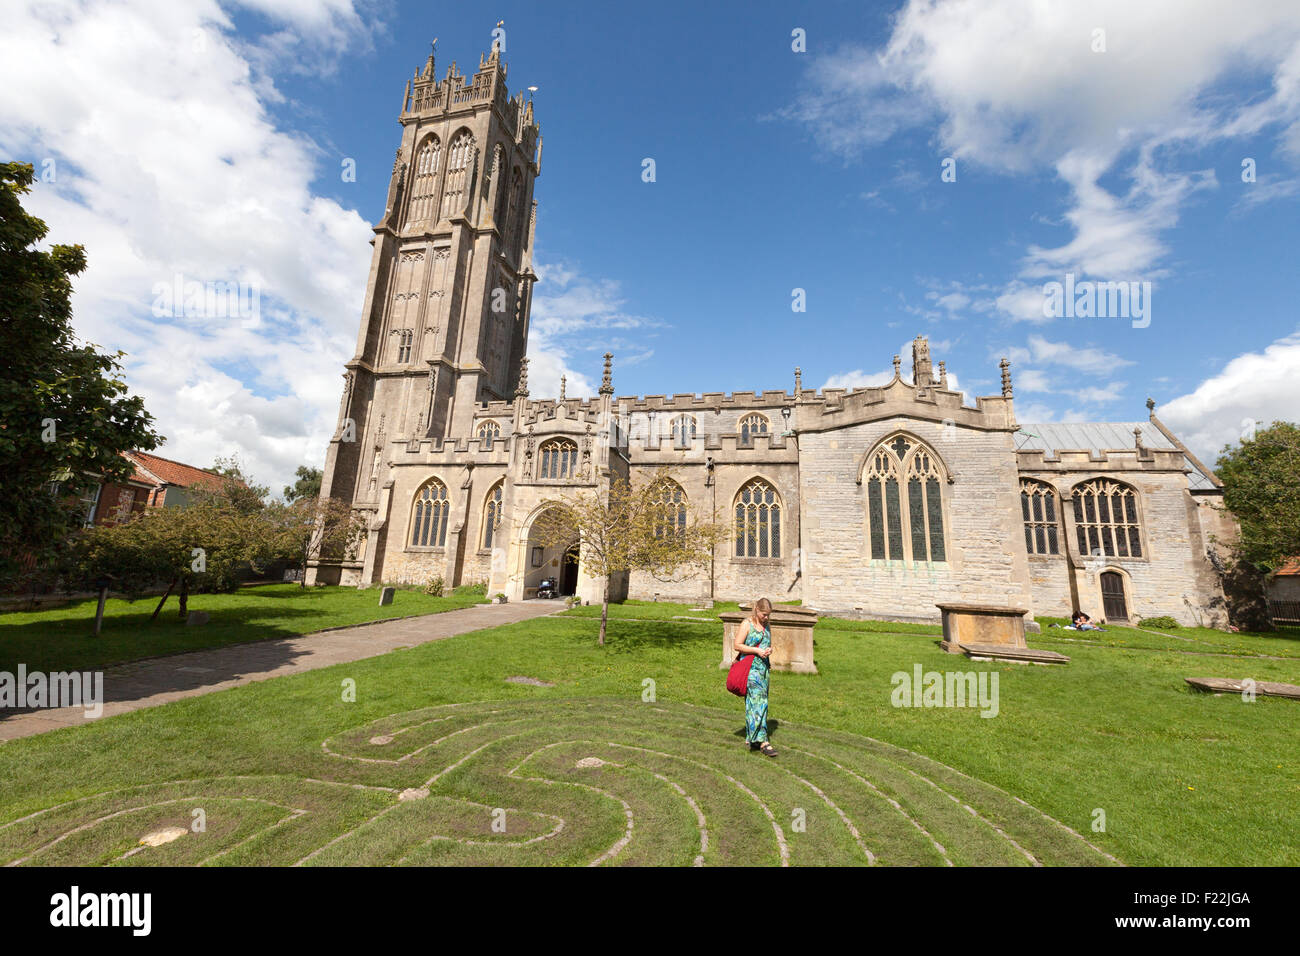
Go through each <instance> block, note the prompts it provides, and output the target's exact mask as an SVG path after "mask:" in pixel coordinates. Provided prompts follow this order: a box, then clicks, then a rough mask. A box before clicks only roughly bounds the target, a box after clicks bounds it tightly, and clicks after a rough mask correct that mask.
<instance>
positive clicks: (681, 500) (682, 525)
mask: <svg viewBox="0 0 1300 956" xmlns="http://www.w3.org/2000/svg"><path fill="white" fill-rule="evenodd" d="M655 490H656V492H657V494H656V496H655V497H656V502H655V503H656V504H657V505H658V507H659V513H658V514H656V515H655V521H654V535H655V537H656V538H663V537H665V536H666V535H669V534H677V535H684V534H685V533H686V492H684V491H682V486H681V485H679V484H678V483H677V482H675V481H673V480H672V479H671V478H661V479H660V480H659V481H657V482H656V483H655Z"/></svg>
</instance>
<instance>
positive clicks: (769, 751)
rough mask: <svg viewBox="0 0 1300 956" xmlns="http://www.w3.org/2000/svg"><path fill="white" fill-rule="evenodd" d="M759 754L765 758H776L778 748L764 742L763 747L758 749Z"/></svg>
mask: <svg viewBox="0 0 1300 956" xmlns="http://www.w3.org/2000/svg"><path fill="white" fill-rule="evenodd" d="M758 752H759V753H761V754H762V755H763V756H765V757H775V756H776V748H775V747H773V746H772V745H771V744H769V743H767V742H766V741H764V743H763V745H762V746H760V747H759V748H758Z"/></svg>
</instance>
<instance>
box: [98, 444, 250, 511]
mask: <svg viewBox="0 0 1300 956" xmlns="http://www.w3.org/2000/svg"><path fill="white" fill-rule="evenodd" d="M122 457H124V458H126V459H127V460H128V461H130V462H131V464H132V465H133V466H134V470H133V472H132V473H131V476H130V478H128V479H127V480H126V481H125V482H120V483H119V482H98V483H95V484H92V485H89V486H88V487H87V488H86V489H85V491H84V492H83V494H82V497H81V500H82V502H83V504H84V505H85V508H86V511H85V515H86V517H85V524H86V527H90V526H91V525H110V524H117V523H118V522H120V521H122V520H123V519H125V518H128V517H130V516H131V515H133V514H138V513H139V512H141V511H144V510H145V509H146V508H175V507H182V508H183V507H185V505H187V504H188V503H189V502H190V500H191V499H192V493H193V491H194V490H195V489H199V488H203V487H213V486H215V485H219V484H220V483H221V482H223V481H225V480H226V479H224V478H223V477H222V476H221V475H218V474H217V473H216V472H214V471H209V470H207V469H206V468H196V467H194V466H193V465H186V464H184V463H183V462H179V461H172V460H171V459H170V458H163V457H162V456H160V455H154V454H151V453H149V452H143V451H127V452H123V453H122Z"/></svg>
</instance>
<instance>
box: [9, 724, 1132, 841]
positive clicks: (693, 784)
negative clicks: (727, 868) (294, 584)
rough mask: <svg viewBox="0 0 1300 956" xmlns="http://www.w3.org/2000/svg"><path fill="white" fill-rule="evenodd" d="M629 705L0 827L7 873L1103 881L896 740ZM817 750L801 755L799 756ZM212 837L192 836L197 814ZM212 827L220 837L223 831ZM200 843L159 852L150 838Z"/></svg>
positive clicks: (976, 789) (349, 754) (995, 802)
mask: <svg viewBox="0 0 1300 956" xmlns="http://www.w3.org/2000/svg"><path fill="white" fill-rule="evenodd" d="M733 725H734V718H733V717H732V716H731V715H729V714H727V713H726V712H725V711H720V710H716V709H714V708H704V707H694V706H690V705H686V704H673V705H651V706H645V705H643V704H642V703H641V702H629V701H619V700H608V699H605V700H600V699H597V700H569V701H529V702H524V703H505V702H501V703H480V704H471V705H451V706H442V707H432V708H425V709H421V710H417V711H412V712H408V713H404V714H399V715H395V716H392V717H386V718H382V719H380V720H378V721H374V722H371V723H370V724H367V725H364V726H361V727H357V728H353V729H351V730H348V731H345V732H343V733H340V734H336V735H334V736H332V737H330V738H329V739H327V740H326V741H324V742H323V744H322V752H323V753H324V755H325V757H326V759H327V760H329V761H330V766H329V767H328V768H327V769H328V771H329V773H328V775H326V774H322V775H321V777H318V778H312V779H311V780H303V781H299V782H298V783H297V785H296V786H295V785H294V782H293V781H291V780H289V779H287V778H285V777H283V776H265V777H226V778H218V779H214V780H203V781H193V782H188V783H170V784H164V785H162V786H151V787H141V788H133V789H131V790H128V791H125V792H123V791H118V792H109V793H104V794H101V795H98V796H95V797H92V798H89V799H85V800H78V801H73V802H70V803H66V804H62V805H60V806H57V807H55V808H53V809H51V810H48V811H44V812H38V813H35V814H32V815H28V816H26V817H24V818H22V819H20V820H17V821H14V822H12V823H9V824H7V825H5V826H4V827H0V861H3V862H5V863H10V864H12V863H19V864H32V865H59V864H66V863H86V862H95V863H105V864H123V863H124V864H137V865H138V864H145V865H176V864H196V863H197V864H201V863H221V864H231V865H240V864H278V865H290V864H303V865H322V866H332V865H431V864H502V863H506V864H535V865H543V864H556V863H558V864H579V865H581V864H603V863H614V864H633V865H683V866H685V865H692V864H694V865H716V864H733V865H781V866H785V865H792V864H796V865H797V864H839V865H931V866H952V865H995V866H1030V865H1043V864H1047V865H1052V864H1070V865H1094V864H1105V863H1113V862H1116V861H1115V860H1114V859H1113V858H1112V857H1110V856H1109V855H1108V854H1106V853H1104V852H1103V851H1101V850H1100V849H1098V848H1097V847H1095V846H1093V845H1092V844H1090V843H1089V841H1088V840H1086V839H1085V838H1084V837H1083V836H1082V835H1081V834H1079V833H1077V832H1073V831H1071V830H1070V829H1069V828H1067V827H1065V826H1063V825H1062V824H1061V823H1059V822H1058V821H1055V820H1052V819H1051V818H1049V817H1047V816H1046V815H1044V814H1042V813H1041V812H1039V811H1038V810H1035V809H1034V808H1033V807H1030V806H1029V805H1028V804H1026V803H1024V802H1023V801H1019V800H1016V799H1015V798H1013V797H1012V796H1010V795H1008V794H1006V793H1004V792H1002V791H1000V790H997V789H996V788H993V787H990V786H988V785H987V784H985V783H982V782H980V781H978V780H975V779H973V778H971V777H969V776H966V775H965V774H962V773H960V772H958V771H956V770H954V769H953V768H951V767H947V766H944V765H943V764H940V763H937V762H936V761H933V760H930V759H929V758H926V757H923V756H921V755H919V754H916V753H912V752H910V751H907V750H902V749H900V748H897V747H893V746H890V745H889V744H886V743H883V742H881V741H878V740H873V739H870V738H865V737H858V736H855V735H852V734H846V733H843V732H836V731H828V730H823V729H820V728H815V727H795V726H793V725H790V726H787V727H786V728H785V730H784V736H786V737H788V738H790V739H791V741H792V743H791V744H790V745H789V746H787V747H786V748H785V749H784V750H783V752H782V756H781V758H780V759H778V760H771V759H768V758H765V757H763V756H761V755H757V754H751V753H749V752H748V751H746V750H744V749H743V748H738V747H736V746H735V740H734V735H733V732H734V726H733ZM794 741H797V744H796V743H794ZM196 806H198V807H202V808H203V809H204V811H205V815H206V817H207V821H210V823H209V824H208V826H207V829H206V830H205V831H203V832H202V833H194V832H193V831H192V830H191V829H190V826H189V824H190V822H191V821H192V816H193V815H192V810H193V808H194V807H196ZM207 821H205V823H206V822H207ZM164 827H178V828H180V829H182V830H184V831H186V832H185V834H184V836H182V837H180V838H179V839H176V840H174V841H172V842H170V843H167V844H164V845H163V846H160V847H150V848H146V849H144V850H142V849H140V847H139V844H138V840H139V838H140V835H142V834H145V833H150V832H156V831H158V830H160V829H162V828H164Z"/></svg>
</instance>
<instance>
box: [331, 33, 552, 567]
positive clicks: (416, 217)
mask: <svg viewBox="0 0 1300 956" xmlns="http://www.w3.org/2000/svg"><path fill="white" fill-rule="evenodd" d="M399 121H400V123H401V126H402V139H401V145H399V146H398V148H397V156H396V159H395V160H394V162H393V173H392V178H391V180H390V182H389V185H388V197H387V203H386V208H385V210H384V214H383V217H382V218H381V219H380V220H379V222H378V223H377V224H376V225H375V227H374V231H375V238H374V239H373V240H371V243H372V245H373V246H374V253H373V255H372V257H371V264H370V276H369V279H368V281H367V284H366V297H365V305H364V307H363V310H362V321H361V326H360V331H359V334H358V337H357V348H356V354H355V356H354V357H353V358H352V360H351V361H349V362H348V363H347V365H346V369H347V371H346V373H345V375H344V389H343V398H342V402H341V404H340V407H339V419H338V426H337V429H336V431H335V434H334V437H333V439H332V440H331V442H330V445H329V449H328V451H327V455H326V463H325V477H324V483H323V486H322V493H323V494H325V495H328V496H331V497H335V498H339V499H342V500H345V501H351V502H353V503H354V504H356V505H358V506H359V507H363V508H368V509H369V510H372V511H374V510H375V509H377V507H378V505H379V503H380V497H381V493H382V488H383V485H384V482H385V479H386V478H387V457H388V456H387V448H388V445H389V443H390V442H393V441H395V440H409V441H419V440H421V439H429V438H431V439H435V440H437V439H444V438H448V437H452V436H457V435H468V434H470V432H471V430H472V426H473V417H474V411H475V408H476V407H477V406H478V404H479V403H481V402H491V401H508V400H510V399H512V398H513V393H514V387H515V385H516V383H517V382H518V380H519V375H520V371H521V367H522V363H523V361H524V354H525V350H526V344H527V340H528V317H529V308H530V306H531V299H532V288H533V283H534V282H535V281H536V278H537V277H536V275H535V274H534V273H533V270H532V249H533V229H534V226H535V223H536V215H537V204H536V202H535V201H534V200H533V184H534V182H535V181H536V179H537V176H538V175H539V173H540V171H541V130H540V127H539V126H538V124H537V123H536V122H535V120H534V118H533V105H532V102H531V101H527V102H526V101H525V99H524V95H523V94H522V93H520V94H519V95H517V96H516V97H514V98H513V99H512V98H511V97H510V95H509V93H508V92H507V89H506V64H505V63H504V62H503V61H502V59H501V56H500V54H499V52H498V51H497V50H496V49H493V50H492V52H491V53H490V54H489V55H488V56H486V57H483V56H480V58H479V66H478V71H477V72H476V73H475V74H474V75H473V76H472V77H467V76H462V75H461V74H460V73H459V72H458V71H457V68H456V64H455V62H453V63H452V65H451V66H450V67H449V68H448V69H447V71H446V72H445V74H443V75H442V77H441V78H440V77H438V75H437V73H436V67H435V62H434V55H433V53H432V52H431V53H430V55H429V58H428V60H427V62H426V63H425V64H424V66H423V68H422V69H421V70H418V71H416V73H415V75H414V76H413V77H412V78H411V80H410V81H408V83H407V85H406V89H405V91H404V93H403V96H402V110H401V115H400V117H399ZM337 577H338V573H337V571H334V572H333V573H322V574H321V578H322V579H329V578H337ZM344 577H345V578H346V577H347V575H344Z"/></svg>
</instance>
